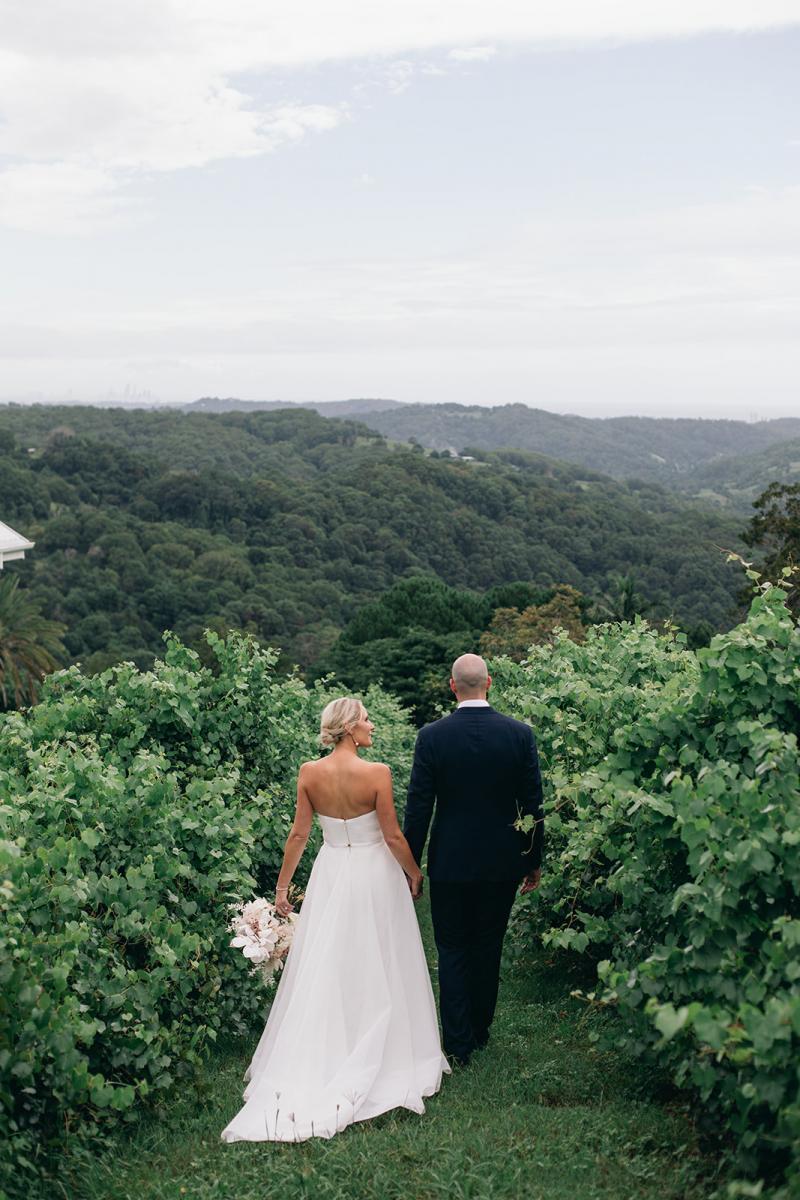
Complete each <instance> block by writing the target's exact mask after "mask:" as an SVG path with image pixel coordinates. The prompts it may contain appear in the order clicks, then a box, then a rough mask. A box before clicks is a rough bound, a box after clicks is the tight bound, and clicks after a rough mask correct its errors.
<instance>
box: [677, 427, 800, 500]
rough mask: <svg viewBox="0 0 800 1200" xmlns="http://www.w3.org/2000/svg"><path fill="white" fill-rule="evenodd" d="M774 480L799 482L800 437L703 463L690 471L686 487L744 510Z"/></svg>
mask: <svg viewBox="0 0 800 1200" xmlns="http://www.w3.org/2000/svg"><path fill="white" fill-rule="evenodd" d="M773 481H774V482H777V483H797V482H798V481H800V438H794V439H792V440H790V441H786V442H777V443H775V444H773V445H770V446H767V447H766V448H765V449H763V450H756V451H754V452H753V453H750V454H737V455H730V456H726V457H724V458H719V459H715V460H713V461H712V462H708V463H703V464H702V465H701V466H699V467H696V468H695V469H694V470H693V471H691V472H690V474H689V475H688V476H687V477H686V481H685V484H684V486H685V489H686V490H687V491H691V492H692V494H694V495H696V496H698V497H699V498H701V499H704V498H707V499H709V500H713V501H715V502H716V503H718V504H721V505H724V506H727V507H729V508H731V509H732V510H735V511H738V512H742V513H745V512H749V511H750V509H751V506H752V504H753V501H754V500H755V499H756V498H757V497H758V496H760V494H761V493H762V492H763V491H764V489H765V488H766V487H767V485H768V484H770V483H772V482H773Z"/></svg>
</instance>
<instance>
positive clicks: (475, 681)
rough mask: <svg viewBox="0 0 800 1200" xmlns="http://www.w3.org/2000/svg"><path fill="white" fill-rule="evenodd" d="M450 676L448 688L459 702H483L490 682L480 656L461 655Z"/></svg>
mask: <svg viewBox="0 0 800 1200" xmlns="http://www.w3.org/2000/svg"><path fill="white" fill-rule="evenodd" d="M450 676H451V678H450V687H451V689H452V690H453V691H454V692H455V694H456V695H457V696H458V698H459V700H484V699H485V698H486V693H487V692H488V690H489V685H490V684H491V682H492V681H491V678H490V676H489V672H488V671H487V669H486V663H485V662H484V661H483V659H482V658H481V656H480V654H462V655H461V656H460V657H459V658H457V659H456V661H455V662H454V663H453V666H452V669H451V672H450Z"/></svg>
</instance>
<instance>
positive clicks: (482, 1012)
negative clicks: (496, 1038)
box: [430, 879, 518, 1061]
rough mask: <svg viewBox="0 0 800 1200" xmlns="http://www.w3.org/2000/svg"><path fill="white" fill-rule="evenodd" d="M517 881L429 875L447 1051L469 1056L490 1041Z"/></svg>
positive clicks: (464, 1058)
mask: <svg viewBox="0 0 800 1200" xmlns="http://www.w3.org/2000/svg"><path fill="white" fill-rule="evenodd" d="M517 887H518V884H517V883H516V882H514V881H511V882H509V881H504V882H502V883H486V882H479V883H476V882H470V883H449V882H439V881H437V880H433V879H432V880H430V895H431V915H432V917H433V929H434V936H435V938H436V949H437V951H438V956H439V1009H440V1012H441V1016H442V1042H443V1044H444V1050H445V1053H446V1054H452V1055H455V1057H456V1058H459V1059H462V1060H463V1061H466V1060H467V1059H468V1058H469V1056H470V1055H471V1054H472V1051H473V1050H475V1049H477V1048H478V1047H479V1046H483V1045H485V1044H486V1042H487V1040H488V1037H489V1026H490V1025H491V1023H492V1018H493V1017H494V1010H495V1006H496V1004H497V989H498V984H499V982H500V956H501V954H502V950H503V938H504V936H505V932H506V927H507V925H508V918H509V916H510V914H511V906H512V904H513V902H514V896H515V895H516V891H517Z"/></svg>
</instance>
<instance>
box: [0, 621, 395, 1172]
mask: <svg viewBox="0 0 800 1200" xmlns="http://www.w3.org/2000/svg"><path fill="white" fill-rule="evenodd" d="M208 643H209V648H210V651H211V653H212V654H213V659H214V668H213V670H212V669H211V668H210V667H207V666H203V665H202V664H201V662H200V660H199V657H198V655H197V654H196V653H195V652H194V651H192V650H190V649H188V648H187V647H186V646H184V645H182V644H181V643H180V641H178V640H177V639H176V638H175V637H172V636H168V637H167V646H166V654H165V656H164V658H163V660H159V661H157V662H156V664H155V667H154V669H153V671H151V672H147V673H142V672H140V671H139V670H137V669H136V668H135V667H134V666H133V665H132V664H129V663H123V664H121V665H120V666H117V667H115V668H113V669H110V670H108V671H106V672H104V673H102V674H100V675H96V676H93V677H87V676H85V675H83V674H82V673H81V672H80V671H79V670H78V668H76V667H73V668H71V669H69V670H67V671H62V672H60V673H59V674H56V675H54V676H51V677H50V678H49V679H48V680H47V682H46V685H45V690H44V695H43V699H42V701H41V703H40V704H38V705H37V706H36V707H35V708H33V709H31V710H30V711H29V712H28V713H27V714H26V715H25V716H23V715H21V714H10V715H8V716H6V717H5V718H3V719H2V720H1V721H0V795H2V797H3V804H2V807H1V808H0V837H1V838H2V839H3V840H2V843H0V847H1V848H0V865H1V866H2V886H1V887H0V905H1V906H2V927H1V929H0V997H1V999H0V1136H2V1140H3V1142H4V1145H5V1146H6V1148H7V1150H6V1154H5V1157H4V1158H3V1160H2V1162H1V1163H0V1188H2V1186H3V1185H4V1184H6V1185H7V1184H8V1180H9V1178H10V1177H11V1176H12V1175H13V1174H15V1173H19V1172H23V1173H24V1172H26V1171H30V1170H35V1169H37V1168H39V1167H41V1165H42V1163H43V1161H45V1160H46V1159H47V1157H48V1156H49V1154H50V1153H51V1151H52V1149H53V1148H54V1146H56V1145H57V1143H58V1138H59V1137H60V1135H61V1133H63V1131H64V1129H65V1128H74V1127H75V1126H76V1125H78V1126H83V1127H91V1126H92V1125H93V1124H94V1125H97V1126H104V1125H106V1124H108V1122H109V1121H114V1120H117V1119H119V1117H120V1115H121V1114H122V1115H124V1114H126V1113H129V1112H130V1111H131V1109H132V1107H133V1106H134V1105H135V1104H136V1103H137V1102H138V1101H141V1100H144V1099H145V1098H147V1097H156V1096H158V1095H159V1094H160V1093H163V1092H164V1091H165V1090H166V1089H169V1088H170V1087H171V1086H172V1084H173V1083H174V1082H175V1081H176V1080H179V1079H182V1078H185V1076H186V1075H187V1074H189V1073H190V1072H192V1071H193V1070H194V1068H195V1067H196V1066H197V1064H198V1063H199V1061H200V1059H201V1056H202V1054H203V1052H204V1050H205V1049H206V1047H207V1046H208V1044H209V1043H210V1042H213V1041H214V1040H215V1039H216V1038H217V1036H218V1035H219V1034H220V1033H222V1032H223V1031H224V1032H226V1033H230V1032H233V1033H236V1032H241V1031H243V1030H244V1029H245V1028H247V1027H249V1026H251V1025H253V1024H255V1023H257V1022H258V1020H259V1019H261V1017H262V1016H263V1006H264V997H263V993H262V990H261V985H260V983H259V982H258V980H257V978H255V977H254V976H253V975H252V974H251V973H250V972H249V971H248V969H247V966H246V963H245V960H244V959H243V958H242V957H241V955H238V954H236V953H234V952H233V951H232V950H230V948H229V947H228V940H229V936H230V935H229V934H228V932H227V928H226V926H227V920H228V910H227V906H228V905H229V904H230V903H231V902H233V901H234V900H236V899H241V898H243V897H247V896H249V895H250V894H252V893H253V892H257V893H264V892H267V891H268V890H269V889H270V888H271V887H272V886H273V885H274V881H275V878H276V876H277V872H278V869H279V865H280V861H281V857H282V851H283V843H284V841H285V837H286V834H287V832H288V829H289V827H290V824H291V821H292V817H293V813H294V803H295V776H296V772H297V769H298V767H299V765H300V762H301V761H302V760H303V759H305V758H308V757H311V756H315V755H316V754H317V753H318V749H317V743H316V735H317V733H318V730H319V724H318V722H319V713H320V711H321V709H322V707H323V706H324V704H325V702H326V701H327V699H328V698H330V696H331V695H332V694H333V693H334V692H337V693H338V690H339V689H337V688H335V686H334V683H333V681H332V680H328V681H326V682H324V683H322V684H319V685H317V686H316V687H315V688H313V689H310V688H308V687H306V686H305V685H304V684H303V683H302V681H301V680H299V679H298V678H296V677H288V678H286V677H281V676H279V675H277V674H276V673H275V669H274V668H275V660H276V657H277V654H276V652H275V651H273V650H265V649H260V648H259V647H258V646H257V645H256V644H255V643H254V642H253V641H252V640H251V639H247V638H243V637H241V636H239V635H232V636H230V637H229V638H228V639H227V640H226V641H222V640H221V639H220V638H219V637H217V636H216V635H215V634H213V633H211V634H209V635H208ZM364 698H365V701H366V703H367V706H368V708H369V711H370V715H371V717H372V719H373V721H374V722H375V724H376V726H377V729H376V748H375V751H374V752H373V753H374V756H376V757H379V758H381V759H382V760H384V761H387V762H389V764H390V765H391V766H392V767H393V769H394V775H395V781H396V786H397V789H398V792H401V791H402V790H403V789H404V785H405V781H406V778H407V771H408V767H409V761H410V749H411V743H412V740H413V733H412V730H411V727H410V725H409V723H408V721H407V719H406V718H405V715H404V714H403V713H402V711H401V710H400V708H399V706H398V705H397V702H396V701H395V700H393V699H392V698H390V697H387V696H385V695H384V694H382V693H381V692H380V691H378V690H377V689H373V690H372V691H371V692H369V693H368V694H367V695H366V696H365V697H364ZM312 850H313V846H312V847H310V848H309V851H307V853H306V856H305V861H304V863H303V864H301V869H302V871H306V872H307V870H308V868H309V866H310V859H311V857H312ZM300 881H301V882H302V877H301V879H300ZM3 1172H5V1174H3Z"/></svg>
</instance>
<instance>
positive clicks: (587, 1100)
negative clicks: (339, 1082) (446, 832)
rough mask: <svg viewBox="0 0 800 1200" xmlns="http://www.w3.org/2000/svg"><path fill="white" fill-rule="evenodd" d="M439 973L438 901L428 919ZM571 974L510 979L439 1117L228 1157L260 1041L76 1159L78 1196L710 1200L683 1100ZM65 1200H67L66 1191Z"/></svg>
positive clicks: (68, 1179)
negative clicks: (597, 1041)
mask: <svg viewBox="0 0 800 1200" xmlns="http://www.w3.org/2000/svg"><path fill="white" fill-rule="evenodd" d="M420 919H421V923H422V927H423V936H424V938H425V943H426V947H427V949H428V957H429V961H430V962H431V965H432V966H433V965H434V962H435V960H434V955H433V950H432V945H433V940H432V936H431V930H430V918H429V913H428V909H427V905H425V904H423V906H422V907H421V908H420ZM572 986H574V981H570V980H569V979H568V978H566V977H565V975H564V974H563V969H559V970H556V969H554V968H553V967H552V966H548V964H547V962H546V960H545V959H544V958H543V957H542V958H539V959H537V960H534V961H533V962H532V964H531V965H530V966H529V967H527V968H525V969H523V968H521V967H515V968H513V969H510V970H508V971H506V972H505V976H504V982H503V985H502V987H501V994H500V1004H499V1006H498V1014H497V1018H496V1020H495V1024H494V1026H493V1029H492V1041H491V1043H490V1045H489V1047H488V1048H487V1050H485V1051H483V1052H482V1053H480V1054H478V1055H476V1056H475V1057H474V1059H473V1061H472V1063H471V1064H470V1066H469V1067H468V1068H466V1069H465V1070H462V1071H460V1072H458V1073H454V1074H453V1075H452V1076H450V1077H449V1078H446V1079H445V1080H444V1083H443V1087H442V1091H441V1092H440V1094H439V1095H438V1096H435V1097H433V1098H432V1099H431V1100H430V1101H428V1104H427V1113H426V1115H425V1116H424V1117H419V1116H417V1115H416V1114H414V1113H409V1112H404V1111H395V1112H393V1113H387V1114H385V1115H384V1116H382V1117H379V1118H378V1119H377V1120H375V1121H372V1122H366V1123H363V1124H356V1125H354V1126H351V1127H350V1128H349V1129H347V1130H346V1132H344V1133H342V1134H341V1135H339V1136H338V1137H335V1138H333V1139H332V1140H330V1141H321V1140H318V1141H310V1142H305V1143H302V1144H299V1145H296V1146H294V1145H278V1146H276V1145H269V1144H260V1145H252V1144H248V1143H237V1144H235V1145H233V1146H227V1145H223V1144H222V1143H221V1142H220V1140H219V1134H220V1130H221V1129H222V1128H223V1126H224V1125H225V1124H226V1123H227V1122H228V1121H229V1120H230V1118H231V1117H232V1116H233V1114H234V1113H235V1112H236V1110H237V1108H238V1107H239V1103H240V1096H241V1090H242V1074H243V1072H244V1069H245V1067H246V1065H247V1062H248V1061H249V1058H250V1054H251V1052H252V1049H253V1046H254V1044H255V1042H253V1044H250V1043H249V1042H248V1043H247V1044H239V1043H237V1044H235V1045H231V1046H228V1047H222V1048H220V1049H219V1050H218V1051H217V1053H216V1055H215V1057H214V1058H213V1059H212V1060H211V1061H210V1062H209V1064H208V1067H207V1070H206V1072H205V1074H204V1076H203V1077H202V1079H201V1080H200V1081H199V1083H198V1085H197V1087H195V1088H193V1089H192V1090H191V1091H188V1090H187V1092H186V1093H185V1094H184V1095H182V1096H180V1095H179V1096H177V1097H176V1098H175V1099H173V1100H172V1101H171V1102H169V1103H168V1104H167V1105H166V1106H165V1107H164V1109H163V1110H162V1111H160V1112H159V1113H158V1114H155V1115H148V1116H147V1117H145V1118H143V1119H142V1121H141V1122H140V1123H139V1124H138V1125H137V1126H136V1127H135V1128H134V1130H133V1132H132V1133H125V1134H120V1135H119V1136H118V1137H117V1138H115V1139H114V1141H113V1142H112V1143H111V1144H110V1145H108V1146H107V1147H106V1148H105V1150H104V1151H102V1152H101V1154H100V1155H99V1156H97V1157H95V1158H94V1159H93V1160H92V1161H91V1162H90V1163H89V1164H88V1165H84V1166H82V1167H80V1168H71V1167H70V1163H69V1160H67V1161H65V1163H64V1171H63V1174H62V1175H61V1186H60V1188H59V1191H60V1192H61V1195H62V1196H63V1197H65V1198H68V1200H268V1198H269V1200H272V1198H273V1197H274V1198H275V1200H306V1198H308V1200H326V1198H330V1200H400V1198H401V1197H402V1200H439V1198H441V1200H444V1198H445V1197H447V1198H448V1200H490V1198H491V1200H511V1198H513V1200H522V1198H523V1197H524V1200H540V1198H541V1200H545V1198H547V1200H567V1198H568V1200H599V1198H603V1200H605V1198H608V1200H611V1198H613V1200H629V1198H630V1200H633V1198H634V1197H635V1198H637V1200H650V1198H652V1200H656V1198H658V1200H673V1198H674V1200H700V1198H701V1197H709V1196H710V1195H711V1193H712V1192H713V1190H714V1181H713V1167H714V1163H713V1161H712V1160H711V1159H709V1158H708V1157H704V1156H703V1155H702V1154H701V1152H700V1151H699V1149H698V1146H697V1141H696V1137H695V1135H694V1132H693V1129H692V1125H691V1122H690V1120H689V1118H688V1116H687V1114H686V1111H685V1108H684V1106H683V1105H682V1103H680V1102H678V1101H676V1100H675V1099H674V1098H670V1095H669V1093H668V1092H665V1091H664V1089H663V1088H661V1089H659V1085H658V1082H657V1081H653V1079H652V1077H651V1076H650V1075H649V1074H648V1073H647V1072H645V1071H644V1070H643V1068H642V1067H641V1066H640V1065H638V1064H636V1063H631V1062H630V1061H620V1060H619V1058H618V1057H617V1056H615V1055H608V1054H600V1053H598V1052H597V1051H595V1050H594V1048H593V1047H592V1045H591V1042H590V1040H589V1038H588V1033H589V1030H588V1028H587V1025H586V1014H585V1010H584V1009H583V1008H582V1006H581V1005H580V1004H579V1002H577V1001H575V1000H572V999H571V998H570V995H569V992H570V988H571V987H572ZM54 1200H55V1195H54Z"/></svg>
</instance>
